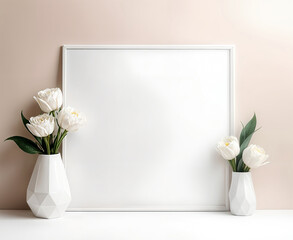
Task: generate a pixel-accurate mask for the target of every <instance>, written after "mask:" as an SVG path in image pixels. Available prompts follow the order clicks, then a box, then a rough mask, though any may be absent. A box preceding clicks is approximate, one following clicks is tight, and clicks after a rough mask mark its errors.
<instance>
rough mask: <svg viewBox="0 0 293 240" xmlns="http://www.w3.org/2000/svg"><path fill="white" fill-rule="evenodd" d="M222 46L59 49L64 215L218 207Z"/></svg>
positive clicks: (226, 92) (223, 168) (227, 110)
mask: <svg viewBox="0 0 293 240" xmlns="http://www.w3.org/2000/svg"><path fill="white" fill-rule="evenodd" d="M232 50H233V48H232V47H230V46H64V47H63V91H64V98H65V99H64V100H65V105H70V106H73V107H75V108H77V109H78V110H81V111H82V112H83V113H84V114H85V115H86V117H87V124H86V125H85V126H84V127H83V128H82V129H80V131H78V132H75V133H69V134H68V136H67V138H66V140H65V142H64V147H63V159H64V161H65V167H66V172H67V175H68V179H69V183H70V188H71V193H72V202H71V205H70V210H83V211H86V210H89V211H203V210H213V211H214V210H226V209H227V208H228V206H227V191H228V188H227V183H228V175H229V172H228V168H227V164H226V162H225V161H224V160H222V159H221V158H220V157H219V156H218V154H217V153H216V150H215V146H216V144H217V142H218V140H220V139H221V138H222V137H224V136H227V135H229V134H231V133H232V131H233V111H232V110H233V91H232V89H233V85H232V83H233V81H232V80H233V79H232V75H233V59H232V57H233V54H232Z"/></svg>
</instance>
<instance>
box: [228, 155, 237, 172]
mask: <svg viewBox="0 0 293 240" xmlns="http://www.w3.org/2000/svg"><path fill="white" fill-rule="evenodd" d="M235 161H236V158H234V159H231V160H229V163H230V165H231V167H232V170H233V172H236V163H235Z"/></svg>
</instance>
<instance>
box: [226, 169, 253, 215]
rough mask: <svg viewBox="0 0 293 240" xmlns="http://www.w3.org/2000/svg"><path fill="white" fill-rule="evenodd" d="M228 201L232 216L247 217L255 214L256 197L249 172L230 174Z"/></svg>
mask: <svg viewBox="0 0 293 240" xmlns="http://www.w3.org/2000/svg"><path fill="white" fill-rule="evenodd" d="M229 199H230V211H231V213H232V214H233V215H237V216H249V215H252V214H253V213H254V212H255V209H256V197H255V192H254V187H253V182H252V178H251V173H250V172H232V182H231V187H230V191H229Z"/></svg>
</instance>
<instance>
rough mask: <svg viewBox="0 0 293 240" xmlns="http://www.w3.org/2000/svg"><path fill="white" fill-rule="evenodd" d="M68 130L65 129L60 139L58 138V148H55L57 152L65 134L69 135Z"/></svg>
mask: <svg viewBox="0 0 293 240" xmlns="http://www.w3.org/2000/svg"><path fill="white" fill-rule="evenodd" d="M67 132H68V131H67V130H64V132H63V133H62V135H61V137H60V139H59V140H58V143H57V146H56V149H55V152H56V153H57V151H58V150H59V147H60V145H61V143H62V140H63V139H64V138H65V136H66V135H67Z"/></svg>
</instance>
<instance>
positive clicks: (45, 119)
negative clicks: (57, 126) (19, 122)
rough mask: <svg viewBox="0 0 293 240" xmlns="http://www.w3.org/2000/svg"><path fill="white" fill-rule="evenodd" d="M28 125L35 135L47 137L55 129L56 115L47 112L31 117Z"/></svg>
mask: <svg viewBox="0 0 293 240" xmlns="http://www.w3.org/2000/svg"><path fill="white" fill-rule="evenodd" d="M26 126H27V128H28V129H29V131H30V132H31V133H32V134H33V135H34V136H36V137H47V136H49V135H50V134H51V133H52V132H53V131H54V117H53V116H50V115H49V114H47V113H44V114H42V115H39V116H36V117H31V118H30V120H29V123H27V124H26Z"/></svg>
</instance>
